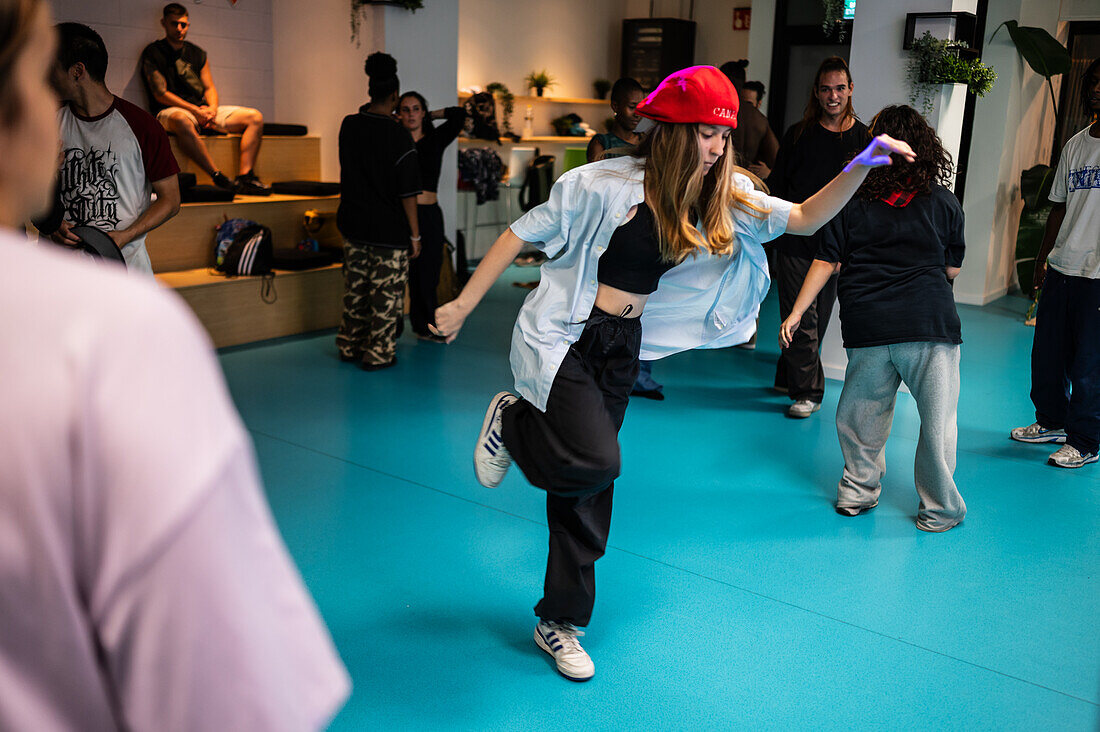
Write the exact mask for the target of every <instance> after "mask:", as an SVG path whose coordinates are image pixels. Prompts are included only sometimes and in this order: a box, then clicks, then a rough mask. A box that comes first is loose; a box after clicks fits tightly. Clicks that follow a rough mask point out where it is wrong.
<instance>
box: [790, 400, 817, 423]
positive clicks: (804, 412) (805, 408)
mask: <svg viewBox="0 0 1100 732" xmlns="http://www.w3.org/2000/svg"><path fill="white" fill-rule="evenodd" d="M819 409H821V402H815V401H811V400H809V399H799V400H798V401H797V402H795V403H794V404H792V405H791V406H790V408H789V409H787V416H788V417H794V418H795V419H806V417H809V416H810V415H811V414H813V413H814V412H816V411H818V410H819Z"/></svg>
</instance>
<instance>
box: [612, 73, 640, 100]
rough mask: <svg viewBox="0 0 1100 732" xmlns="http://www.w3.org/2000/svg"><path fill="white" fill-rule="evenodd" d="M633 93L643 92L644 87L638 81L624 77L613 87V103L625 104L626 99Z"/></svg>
mask: <svg viewBox="0 0 1100 732" xmlns="http://www.w3.org/2000/svg"><path fill="white" fill-rule="evenodd" d="M632 92H642V93H643V94H644V93H645V90H644V89H642V85H641V84H639V83H638V82H637V81H636V80H634V79H631V78H630V77H629V76H624V77H623V78H621V79H619V80H618V81H616V82H615V84H614V85H613V86H612V87H611V101H613V102H625V101H626V98H627V97H629V96H630V95H631V93H632Z"/></svg>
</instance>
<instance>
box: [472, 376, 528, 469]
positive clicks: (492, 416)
mask: <svg viewBox="0 0 1100 732" xmlns="http://www.w3.org/2000/svg"><path fill="white" fill-rule="evenodd" d="M516 401H518V399H517V398H516V397H515V396H513V395H512V394H509V393H508V392H506V391H502V392H500V393H499V394H497V395H496V396H495V397H493V400H492V401H491V402H489V409H487V410H486V411H485V421H484V422H482V423H481V433H480V434H478V436H477V445H475V446H474V473H475V474H476V475H477V482H478V483H481V484H482V485H483V486H485V487H486V488H496V487H497V486H498V485H500V481H502V480H504V474H505V473H507V472H508V468H509V467H511V465H512V456H511V455H509V454H508V450H507V449H506V448H505V447H504V439H503V438H502V437H501V436H500V435H501V432H500V422H501V413H502V412H503V411H504V408H505V407H507V406H508V405H509V404H514V403H515V402H516Z"/></svg>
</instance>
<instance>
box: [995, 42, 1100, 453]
mask: <svg viewBox="0 0 1100 732" xmlns="http://www.w3.org/2000/svg"><path fill="white" fill-rule="evenodd" d="M1082 82H1083V83H1082V85H1081V93H1082V96H1083V101H1084V104H1085V109H1087V110H1088V111H1089V112H1090V114H1091V115H1092V117H1093V120H1094V122H1093V124H1092V125H1091V126H1089V127H1086V128H1085V129H1083V130H1081V131H1080V132H1078V133H1077V134H1076V135H1074V136H1073V137H1071V138H1070V140H1069V142H1067V143H1066V146H1065V147H1064V148H1062V155H1061V157H1060V158H1059V160H1058V169H1057V171H1056V172H1055V174H1054V184H1053V185H1052V186H1051V189H1050V200H1051V201H1052V202H1053V203H1054V208H1053V209H1052V210H1051V212H1050V217H1049V218H1048V219H1047V227H1046V235H1045V236H1044V237H1043V244H1042V246H1041V247H1040V248H1039V254H1038V256H1037V257H1036V258H1035V286H1036V288H1038V287H1042V288H1043V289H1042V294H1041V295H1040V296H1039V307H1038V310H1037V311H1036V323H1035V341H1034V344H1033V345H1032V350H1031V401H1032V402H1033V403H1034V404H1035V422H1034V423H1032V424H1030V425H1028V426H1027V427H1017V428H1016V429H1014V430H1012V433H1011V434H1012V439H1014V440H1018V441H1020V442H1057V443H1064V444H1062V447H1061V448H1059V449H1058V450H1057V451H1056V452H1055V453H1054V454H1052V455H1051V456H1050V457H1049V458H1048V460H1047V462H1048V463H1050V464H1051V465H1054V466H1057V467H1060V468H1079V467H1081V466H1083V465H1088V464H1089V463H1094V462H1096V461H1097V448H1098V446H1100V58H1097V59H1096V60H1094V61H1093V62H1092V63H1091V64H1090V65H1089V67H1088V69H1086V70H1085V74H1084V77H1083V79H1082Z"/></svg>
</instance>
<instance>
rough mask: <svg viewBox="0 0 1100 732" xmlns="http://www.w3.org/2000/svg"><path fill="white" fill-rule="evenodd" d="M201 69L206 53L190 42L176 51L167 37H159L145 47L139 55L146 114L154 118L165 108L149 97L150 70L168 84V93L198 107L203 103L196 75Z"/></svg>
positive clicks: (198, 79)
mask: <svg viewBox="0 0 1100 732" xmlns="http://www.w3.org/2000/svg"><path fill="white" fill-rule="evenodd" d="M204 66H206V51H204V50H202V49H201V48H199V47H198V46H196V45H195V44H194V43H188V42H187V41H184V42H183V48H181V49H180V50H178V51H177V50H176V49H174V48H172V44H170V43H169V42H168V39H167V38H161V39H160V40H159V41H154V42H152V43H150V44H149V45H148V46H146V47H145V50H144V51H142V52H141V78H142V81H143V82H145V93H146V94H148V95H149V111H151V112H152V113H153V115H154V116H155V115H156V113H157V112H159V111H160V110H162V109H164V108H165V107H166V106H168V105H165V104H161V103H160V102H158V101H157V98H156V97H155V96H153V87H152V85H151V84H150V83H149V76H150V75H151V73H152V72H153V71H159V72H160V73H161V76H163V77H164V80H165V81H166V82H167V83H168V91H170V92H172V93H173V94H175V95H176V96H178V97H180V98H181V99H183V100H184V101H186V102H190V103H191V104H194V105H196V106H199V107H201V106H202V105H204V104H206V98H205V97H203V85H202V77H201V76H200V73H201V72H202V68H203V67H204Z"/></svg>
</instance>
